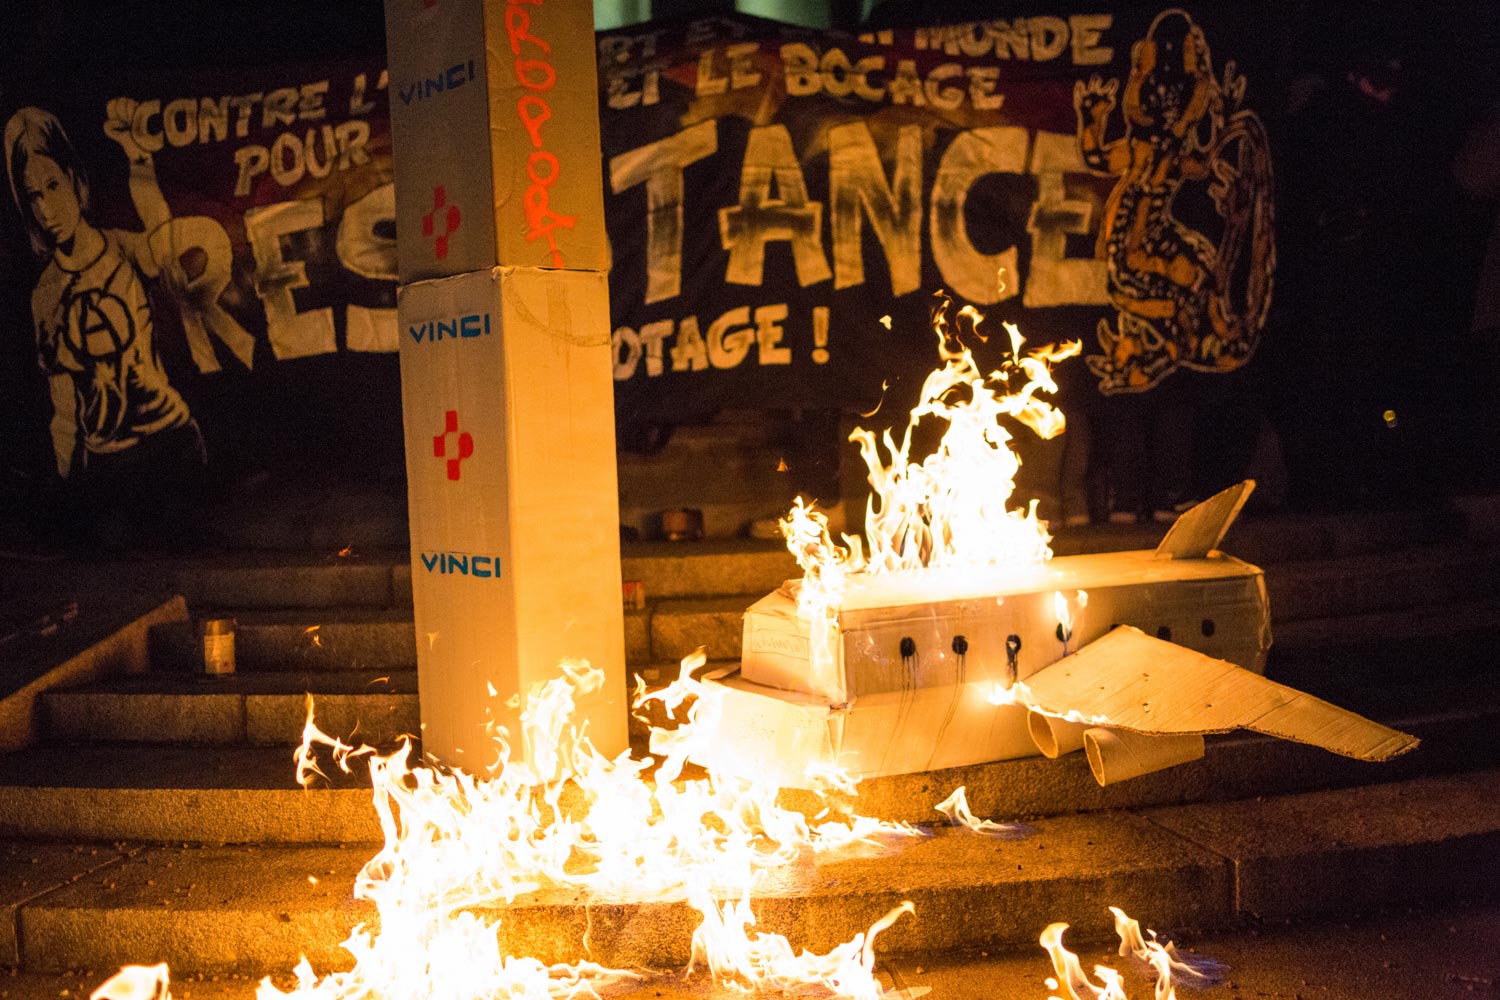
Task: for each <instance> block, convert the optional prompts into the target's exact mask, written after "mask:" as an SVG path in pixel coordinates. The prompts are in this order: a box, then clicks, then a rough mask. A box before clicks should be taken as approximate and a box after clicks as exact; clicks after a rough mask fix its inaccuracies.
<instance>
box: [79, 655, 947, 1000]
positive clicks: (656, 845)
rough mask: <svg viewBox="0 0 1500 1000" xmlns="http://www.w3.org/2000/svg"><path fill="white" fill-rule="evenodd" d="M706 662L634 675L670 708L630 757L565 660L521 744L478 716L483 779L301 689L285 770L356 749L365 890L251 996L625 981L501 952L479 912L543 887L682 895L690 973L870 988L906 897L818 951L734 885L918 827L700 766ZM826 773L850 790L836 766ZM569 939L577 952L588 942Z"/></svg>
mask: <svg viewBox="0 0 1500 1000" xmlns="http://www.w3.org/2000/svg"><path fill="white" fill-rule="evenodd" d="M704 663H705V659H704V656H703V653H702V651H701V650H700V651H699V652H698V653H696V654H694V655H693V656H691V657H689V658H687V659H686V660H684V661H683V665H682V671H681V678H680V679H679V680H678V681H677V682H675V683H673V684H672V685H670V686H668V687H666V688H664V689H662V690H660V691H655V692H647V691H646V690H645V688H644V684H643V683H642V685H641V686H639V687H638V688H637V691H636V695H635V698H634V699H633V705H634V708H635V710H636V711H637V712H641V711H643V710H644V708H645V707H646V706H647V704H648V703H650V702H653V701H655V702H659V703H660V704H661V707H662V708H663V709H664V710H665V711H666V713H667V717H668V718H669V719H670V720H672V721H674V722H676V723H677V725H676V726H675V728H653V729H652V732H651V741H650V749H651V756H650V757H647V758H644V759H633V758H632V757H631V756H630V754H629V753H628V752H626V753H622V754H621V755H620V756H618V757H616V758H614V759H609V758H606V757H604V756H602V755H601V754H600V753H599V752H598V751H597V750H596V749H595V748H594V746H593V744H592V743H591V742H590V741H589V738H588V735H587V732H586V729H585V727H584V726H582V725H579V724H578V723H576V722H575V721H574V711H573V710H574V704H575V700H576V698H577V697H579V696H581V695H585V694H587V693H589V692H591V691H594V690H596V689H597V688H598V687H599V685H600V684H602V683H603V678H604V674H603V672H602V671H600V670H596V669H594V668H593V667H591V666H589V665H588V664H587V663H583V662H566V663H564V664H563V665H562V669H561V675H560V676H559V677H556V678H554V679H553V680H550V681H548V682H547V683H546V684H541V685H537V686H536V687H535V688H534V689H533V690H531V691H529V692H528V693H527V695H526V698H525V700H524V705H523V709H522V712H521V733H520V739H519V745H520V746H523V747H524V748H525V759H524V760H513V759H512V757H511V744H510V742H509V736H508V734H507V733H506V732H505V730H504V729H503V728H500V727H496V728H495V730H494V737H495V747H496V753H497V765H496V767H495V769H494V771H493V774H492V776H491V777H488V778H476V777H473V776H471V775H468V774H465V773H463V772H459V771H450V770H447V769H444V768H441V767H436V766H413V765H412V764H411V762H410V757H411V747H410V745H409V743H406V742H403V743H402V744H401V746H400V747H399V748H398V749H397V750H396V751H395V752H393V753H390V754H380V753H378V752H376V751H375V750H373V749H371V748H370V747H367V746H361V747H353V746H351V745H350V744H348V743H345V742H344V741H342V740H340V739H337V738H336V737H332V736H329V735H328V734H326V733H324V732H323V731H322V730H321V729H320V728H319V727H318V726H317V724H316V721H315V719H314V715H313V705H312V702H311V699H309V701H308V717H307V722H306V724H305V726H304V730H303V742H302V745H301V746H300V747H298V749H297V751H296V754H295V758H296V763H297V771H298V780H299V781H300V782H302V783H303V784H304V785H307V784H309V783H311V782H312V781H313V780H314V779H315V777H316V776H319V775H322V774H323V773H324V772H323V770H321V769H320V767H319V765H318V762H317V760H316V756H317V753H316V751H317V749H318V748H326V749H327V750H329V751H331V755H332V758H333V760H334V762H335V763H336V764H337V765H338V766H339V768H340V769H341V770H343V771H345V772H348V771H350V770H351V762H352V761H354V760H355V759H358V758H362V759H364V760H365V762H366V764H367V767H368V769H369V774H370V781H371V784H372V786H373V789H374V803H375V810H376V813H377V816H378V817H379V820H380V825H381V829H382V832H383V834H384V845H383V847H382V848H381V850H380V851H379V853H377V854H376V855H375V856H374V857H373V858H371V859H370V860H369V861H368V862H367V863H366V864H365V866H364V867H363V869H362V870H361V872H360V874H359V877H358V879H357V881H356V884H355V895H356V896H357V897H358V898H362V899H368V900H371V901H372V902H374V904H375V906H376V909H377V911H378V913H379V916H380V919H379V930H378V931H373V930H370V929H368V928H365V927H356V928H355V929H354V930H353V932H352V933H351V934H350V936H349V938H348V939H347V940H346V941H345V942H344V944H343V947H344V948H345V950H347V951H348V952H349V953H350V955H351V956H353V958H354V967H353V968H352V969H351V970H349V971H347V972H335V973H330V974H327V975H324V976H319V975H318V974H317V973H316V972H315V971H314V970H313V969H312V968H311V967H310V966H308V965H307V964H306V963H305V962H304V963H303V964H302V965H299V966H298V968H297V970H296V975H297V984H296V986H295V987H293V988H292V989H291V990H290V992H287V993H283V992H281V991H280V990H278V989H277V988H276V987H275V986H274V985H272V984H271V982H270V981H269V980H266V981H264V982H262V984H261V986H260V990H259V994H258V995H259V997H260V1000H278V998H288V997H290V998H296V1000H346V998H347V1000H353V998H355V997H360V998H364V997H368V996H374V995H379V996H412V997H417V996H468V997H506V996H509V997H518V998H519V997H527V998H531V997H538V998H540V997H564V996H574V995H577V994H580V993H582V994H589V993H594V992H597V991H598V990H601V989H605V988H607V987H609V986H611V985H613V984H619V983H623V982H625V981H627V980H632V979H638V978H640V974H639V973H636V972H632V971H628V970H619V969H608V968H605V967H603V966H601V965H598V964H595V963H591V962H586V961H585V962H578V963H573V964H565V965H554V966H546V965H543V964H542V963H540V962H538V961H536V960H534V959H529V958H523V957H518V956H513V955H506V954H504V953H503V952H502V951H501V949H500V948H499V944H498V937H497V928H498V926H499V925H500V923H502V922H503V921H504V920H505V919H507V917H506V916H505V915H504V911H503V910H502V909H500V907H503V906H504V905H506V904H509V903H512V902H514V901H515V900H517V899H520V898H522V897H524V896H525V895H527V894H528V893H531V892H533V891H536V890H538V889H541V888H543V887H549V886H550V887H563V888H570V889H575V890H582V891H583V892H585V893H587V894H589V895H590V896H592V897H595V898H598V897H607V898H610V899H612V900H619V899H631V900H657V899H669V898H683V897H686V899H687V900H688V902H689V903H690V904H691V905H692V906H694V907H695V908H696V909H697V910H698V911H699V912H700V914H701V915H702V923H701V925H700V926H699V927H698V929H697V930H696V931H695V932H694V935H693V957H692V963H691V965H690V966H689V971H692V970H694V969H700V968H701V969H706V970H708V972H709V973H710V974H711V975H712V976H713V977H714V979H715V980H716V981H718V982H720V983H724V984H727V985H732V986H735V987H738V988H740V989H742V990H748V991H765V990H782V989H792V988H794V987H801V986H806V985H807V984H815V985H818V986H821V987H822V988H823V989H824V990H826V991H827V992H828V994H829V995H832V996H836V997H845V998H851V1000H877V998H879V997H881V996H882V993H883V991H882V988H881V987H880V985H879V982H878V980H877V979H876V978H875V975H874V963H875V958H874V951H873V942H874V940H875V937H876V935H878V934H879V933H880V932H881V931H882V930H884V929H885V928H886V927H888V926H890V924H891V923H893V922H894V921H895V920H897V919H898V918H899V917H901V916H902V915H903V914H906V913H910V912H912V906H911V904H910V903H904V904H902V905H900V906H898V907H896V908H895V909H893V910H892V911H891V912H890V913H889V914H887V915H886V917H884V918H882V919H881V920H879V921H877V922H876V923H875V924H874V925H872V926H871V927H870V929H869V930H868V931H867V932H865V933H864V934H862V935H857V936H856V937H855V938H854V939H853V940H851V941H849V942H846V943H845V944H843V945H840V946H838V947H837V948H835V949H833V950H832V951H830V952H829V953H827V954H824V955H818V954H813V953H810V952H807V951H803V952H801V953H796V952H794V950H793V948H792V945H791V943H790V942H788V941H787V939H786V938H784V937H782V936H781V935H778V934H773V933H763V932H759V931H756V930H755V929H754V925H755V913H754V908H753V905H752V894H753V890H754V888H755V886H756V884H757V883H758V880H759V879H760V878H761V877H762V876H763V874H764V873H765V872H767V871H769V870H771V869H774V868H778V867H781V866H783V865H785V864H788V863H790V862H793V861H795V860H797V859H798V858H800V857H802V856H804V855H806V854H809V853H811V854H820V853H824V852H827V851H831V850H845V849H857V850H864V851H883V850H890V849H892V847H893V844H894V843H895V842H897V841H899V840H900V839H903V838H907V837H910V836H913V835H917V834H918V833H919V831H917V830H916V829H914V828H912V827H909V826H906V825H904V824H893V823H883V822H880V821H877V820H874V819H869V818H866V817H859V816H848V815H845V816H842V818H841V819H840V820H838V821H832V820H827V821H822V822H819V821H816V820H808V819H807V818H806V816H805V815H804V814H803V813H800V812H793V811H790V810H786V809H783V808H781V807H780V806H778V805H777V803H776V798H777V794H778V792H779V790H780V789H779V788H778V786H777V785H776V784H774V783H769V782H765V781H756V780H752V779H747V778H738V777H729V776H724V775H721V774H719V773H718V772H716V771H715V770H714V769H713V768H712V766H711V765H712V763H713V760H714V756H713V754H714V745H713V744H714V740H713V734H714V732H715V730H716V728H717V721H718V720H717V719H716V718H714V704H715V703H714V702H713V700H712V699H703V698H699V697H698V695H699V693H700V691H701V690H702V685H701V682H699V681H698V680H696V679H695V678H694V677H693V672H694V671H695V670H697V669H698V668H700V667H702V666H703V665H704ZM689 756H692V757H693V759H694V760H695V762H699V763H705V764H707V765H709V767H708V774H707V776H706V777H704V778H692V779H689V778H684V776H683V773H684V767H685V765H686V763H687V760H688V758H689ZM653 768H654V771H655V773H654V775H651V774H649V773H648V772H650V771H651V770H652V769H653ZM830 777H832V778H833V779H834V781H833V783H834V784H837V783H838V782H842V784H843V786H844V787H846V788H852V784H853V782H852V781H851V780H850V779H848V778H847V777H843V776H830ZM824 812H825V814H831V813H832V810H828V809H825V810H824ZM820 818H821V817H820ZM497 912H498V913H499V914H500V915H499V916H498V917H496V916H495V914H496V913H497ZM582 946H583V947H582V953H584V954H586V953H587V941H586V940H585V941H584V942H582ZM164 982H165V980H164V979H163V983H164ZM101 1000H102V998H101ZM110 1000H140V998H137V997H134V996H132V997H129V998H114V997H111V998H110ZM156 1000H165V998H164V997H159V998H156Z"/></svg>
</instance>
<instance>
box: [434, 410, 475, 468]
mask: <svg viewBox="0 0 1500 1000" xmlns="http://www.w3.org/2000/svg"><path fill="white" fill-rule="evenodd" d="M449 434H453V435H456V436H457V439H458V445H457V448H456V451H457V452H458V454H457V455H456V456H454V457H452V458H449V457H448V435H449ZM473 454H474V439H473V438H472V437H471V436H470V435H469V432H468V431H460V430H459V429H458V411H457V410H449V411H448V412H447V413H445V414H443V433H441V434H434V435H433V436H432V457H433V458H444V459H447V465H448V478H449V479H450V480H454V481H456V480H457V479H458V477H459V465H460V464H461V463H462V462H463V460H464V459H466V458H468V457H469V456H470V455H473Z"/></svg>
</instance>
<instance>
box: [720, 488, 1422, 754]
mask: <svg viewBox="0 0 1500 1000" xmlns="http://www.w3.org/2000/svg"><path fill="white" fill-rule="evenodd" d="M1253 485H1254V484H1253V483H1251V482H1248V481H1247V482H1245V483H1241V484H1240V485H1238V486H1235V487H1233V488H1231V489H1229V490H1226V491H1224V492H1223V493H1221V494H1219V495H1217V496H1215V497H1213V498H1212V499H1210V500H1207V501H1205V502H1204V503H1202V504H1200V505H1198V506H1197V507H1195V508H1193V509H1192V510H1190V511H1188V512H1187V513H1185V514H1183V515H1182V517H1181V518H1179V519H1178V521H1177V522H1176V523H1175V524H1174V525H1173V527H1172V528H1171V530H1170V531H1168V533H1167V535H1166V537H1165V538H1164V539H1163V540H1162V543H1161V544H1160V545H1159V546H1158V547H1157V548H1156V550H1155V551H1149V550H1148V551H1135V552H1111V553H1099V554H1094V555H1081V556H1067V557H1062V558H1058V559H1052V560H1049V561H1047V562H1045V563H1042V564H1040V565H1037V566H1032V567H1027V568H1026V569H1023V570H1021V571H996V572H994V573H987V574H986V573H973V572H969V573H964V574H962V575H961V576H957V575H945V574H941V573H937V574H931V575H923V574H897V575H856V576H854V577H852V578H851V579H850V580H849V581H848V585H847V588H846V589H845V591H844V597H843V600H842V602H841V604H840V605H839V606H838V608H837V609H836V613H835V615H834V618H833V621H832V622H831V625H830V632H831V639H832V648H831V652H832V659H833V663H834V666H835V669H834V671H833V672H832V673H831V675H829V677H828V678H827V680H831V681H832V683H831V684H829V683H826V681H825V680H824V679H822V678H820V676H819V674H820V672H819V671H818V670H816V669H815V668H814V665H813V663H812V656H813V650H814V649H815V648H816V646H817V644H818V642H819V637H818V636H817V635H816V634H815V633H817V632H818V631H819V628H818V623H815V622H809V621H808V620H807V619H806V618H805V617H803V616H802V615H801V614H800V613H799V610H798V601H797V591H798V589H799V588H800V586H801V581H792V582H790V583H788V584H787V585H785V586H783V587H782V588H781V589H779V590H777V591H776V592H775V593H772V594H770V595H768V596H767V597H765V598H763V599H762V600H760V601H758V602H756V603H755V604H754V605H752V606H751V608H750V609H749V611H747V612H746V614H745V625H744V646H743V659H742V662H741V665H740V669H739V671H738V672H737V673H733V674H730V675H728V676H723V675H721V676H718V677H716V678H714V686H713V690H714V691H715V694H716V695H717V697H718V698H719V702H720V704H719V712H720V715H721V719H722V723H721V732H722V733H724V735H725V737H726V740H727V742H728V744H729V747H730V749H729V753H730V755H731V756H734V757H739V758H741V759H742V760H744V761H746V762H747V763H748V762H750V761H754V762H755V765H754V766H756V767H761V768H765V767H779V768H781V769H783V770H784V772H785V773H784V774H783V777H785V778H787V779H789V780H791V779H797V778H799V777H800V778H801V779H802V780H803V781H804V782H805V781H806V776H807V775H809V774H816V773H817V772H818V771H820V770H822V769H824V768H828V767H837V768H841V769H843V770H845V771H847V772H849V773H850V774H854V775H858V776H861V777H873V776H877V775H884V774H901V773H906V772H911V771H929V770H936V769H939V768H946V767H958V766H962V765H966V764H977V763H982V762H985V761H993V760H1005V759H1009V758H1015V757H1024V756H1030V755H1033V754H1036V753H1038V752H1040V753H1044V754H1046V755H1047V756H1049V757H1056V756H1058V755H1060V754H1062V753H1066V752H1068V751H1070V750H1077V749H1081V748H1082V749H1086V750H1087V751H1088V756H1089V763H1090V766H1091V768H1092V770H1093V772H1094V776H1095V778H1096V779H1097V780H1099V782H1100V784H1107V783H1112V782H1115V781H1120V780H1124V779H1125V778H1130V777H1135V776H1137V775H1139V774H1145V773H1148V772H1149V771H1154V770H1159V769H1160V768H1162V767H1167V766H1171V765H1173V764H1179V763H1184V762H1186V761H1189V760H1194V759H1197V758H1198V757H1201V756H1202V755H1203V736H1204V734H1207V733H1222V732H1228V731H1230V730H1233V729H1239V728H1245V729H1252V730H1255V731H1258V732H1262V733H1266V734H1269V735H1273V736H1278V737H1281V738H1283V739H1289V740H1294V741H1297V742H1301V743H1310V744H1313V745H1315V746H1321V747H1323V748H1325V749H1327V750H1331V751H1333V752H1335V753H1339V754H1343V755H1345V756H1348V757H1356V758H1359V759H1361V760H1372V761H1377V760H1385V759H1387V758H1389V757H1393V756H1396V755H1397V754H1401V753H1404V752H1406V751H1408V750H1410V749H1412V748H1413V747H1415V746H1416V745H1417V740H1416V739H1415V738H1414V737H1411V736H1407V735H1405V734H1403V733H1399V732H1396V731H1395V730H1392V729H1389V728H1387V727H1385V726H1382V725H1380V724H1378V723H1376V722H1372V721H1370V720H1369V719H1365V718H1362V717H1361V716H1358V715H1355V714H1354V713H1352V712H1348V711H1346V710H1344V709H1341V708H1338V707H1337V706H1335V705H1332V704H1329V703H1328V702H1325V701H1322V700H1320V699H1318V698H1314V697H1312V696H1311V695H1308V694H1305V693H1303V692H1300V691H1297V690H1295V689H1293V688H1289V687H1287V686H1285V685H1282V684H1278V683H1276V682H1274V681H1270V680H1267V679H1266V678H1265V677H1263V676H1261V674H1262V672H1263V671H1264V668H1265V659H1266V653H1267V651H1268V650H1269V649H1270V645H1271V628H1270V614H1269V609H1268V606H1267V602H1266V591H1265V583H1264V580H1263V577H1262V574H1261V571H1260V570H1259V569H1258V568H1257V567H1255V566H1252V565H1250V564H1248V563H1245V562H1242V561H1240V560H1238V559H1235V558H1234V557H1233V556H1229V555H1225V554H1224V553H1222V552H1219V551H1218V550H1217V546H1218V544H1219V542H1220V540H1222V538H1223V536H1224V534H1225V532H1227V531H1228V529H1229V527H1230V525H1231V524H1232V523H1233V521H1234V518H1235V516H1236V515H1237V514H1238V513H1239V510H1240V508H1241V507H1242V506H1243V504H1244V502H1245V499H1246V498H1247V497H1248V496H1249V494H1250V491H1251V489H1252V488H1253Z"/></svg>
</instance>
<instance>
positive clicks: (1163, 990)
mask: <svg viewBox="0 0 1500 1000" xmlns="http://www.w3.org/2000/svg"><path fill="white" fill-rule="evenodd" d="M1109 911H1110V912H1111V913H1113V914H1114V916H1115V933H1116V934H1117V935H1119V938H1120V956H1121V957H1122V958H1126V957H1129V958H1135V959H1137V960H1139V961H1141V962H1144V963H1145V964H1146V965H1147V966H1149V967H1150V969H1151V971H1152V972H1153V973H1155V975H1156V986H1155V994H1154V995H1155V1000H1176V997H1177V992H1176V987H1177V984H1178V983H1181V984H1182V985H1184V986H1187V987H1190V988H1193V989H1197V988H1200V987H1204V986H1212V985H1215V984H1216V983H1218V982H1219V981H1220V979H1221V978H1222V974H1223V972H1224V969H1225V967H1224V966H1223V965H1220V964H1219V963H1218V962H1215V961H1213V960H1212V959H1206V958H1198V957H1196V956H1195V957H1194V958H1193V959H1191V960H1189V959H1185V958H1183V957H1182V956H1181V955H1180V954H1179V953H1178V951H1177V949H1176V947H1175V946H1174V945H1173V944H1171V943H1170V942H1168V943H1167V944H1162V943H1161V942H1160V941H1158V940H1157V938H1156V932H1155V931H1152V930H1147V931H1146V933H1145V935H1144V936H1143V935H1142V934H1141V925H1140V924H1139V923H1138V922H1137V921H1135V920H1133V919H1132V918H1131V917H1129V916H1127V915H1126V913H1125V911H1124V910H1121V909H1120V908H1119V907H1118V906H1111V907H1110V908H1109ZM1067 929H1068V925H1067V924H1064V923H1056V924H1049V925H1048V926H1047V929H1046V930H1044V931H1042V936H1041V945H1042V947H1043V948H1044V949H1046V951H1047V954H1048V956H1049V957H1050V958H1051V959H1052V969H1053V971H1054V972H1056V973H1057V978H1056V979H1052V978H1048V980H1047V986H1048V988H1049V989H1053V990H1056V989H1062V990H1063V991H1064V993H1063V996H1062V997H1061V998H1059V997H1049V998H1048V1000H1129V997H1128V996H1127V995H1126V993H1125V987H1124V985H1123V982H1122V978H1121V976H1120V973H1119V972H1117V971H1116V970H1114V969H1111V968H1110V967H1109V966H1107V965H1096V966H1094V975H1095V976H1097V977H1098V978H1099V982H1100V985H1097V986H1096V985H1094V982H1093V980H1092V979H1090V978H1089V977H1088V975H1087V974H1086V973H1085V972H1084V971H1083V966H1082V964H1081V963H1080V962H1079V961H1078V956H1077V955H1075V954H1074V953H1073V952H1071V951H1069V950H1068V949H1067V948H1066V947H1065V946H1064V945H1063V943H1062V936H1063V932H1064V931H1066V930H1067Z"/></svg>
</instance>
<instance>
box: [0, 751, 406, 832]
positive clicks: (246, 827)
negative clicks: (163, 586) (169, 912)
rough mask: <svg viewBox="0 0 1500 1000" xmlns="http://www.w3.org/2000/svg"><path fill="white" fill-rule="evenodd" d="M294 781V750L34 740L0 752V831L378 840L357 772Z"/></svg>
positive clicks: (330, 769) (362, 780)
mask: <svg viewBox="0 0 1500 1000" xmlns="http://www.w3.org/2000/svg"><path fill="white" fill-rule="evenodd" d="M324 770H325V771H327V773H328V776H329V778H330V779H331V782H332V783H331V785H330V786H329V787H326V788H318V789H316V790H312V791H305V790H303V789H302V788H300V787H298V785H297V783H296V765H295V764H294V763H293V760H292V748H291V747H286V746H251V745H249V744H234V745H227V746H226V745H224V744H175V745H173V744H168V745H162V744H147V743H42V744H38V745H37V746H33V747H29V748H27V749H25V750H20V751H14V752H12V753H7V754H0V837H26V838H46V839H89V840H105V841H115V840H157V841H201V842H204V843H294V844H295V843H324V844H337V843H342V842H348V841H361V840H362V841H370V840H378V839H379V838H380V829H379V824H378V822H377V821H376V818H375V814H374V813H373V811H372V810H371V809H370V792H369V788H368V778H367V777H366V776H365V774H364V772H363V771H362V770H358V769H357V770H356V774H355V775H344V774H343V773H341V772H340V771H339V770H338V769H337V768H335V767H325V768H324Z"/></svg>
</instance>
